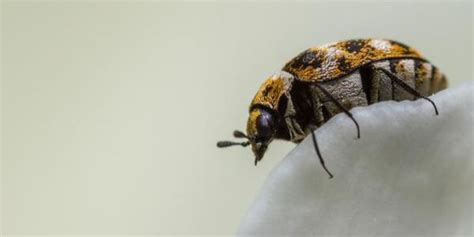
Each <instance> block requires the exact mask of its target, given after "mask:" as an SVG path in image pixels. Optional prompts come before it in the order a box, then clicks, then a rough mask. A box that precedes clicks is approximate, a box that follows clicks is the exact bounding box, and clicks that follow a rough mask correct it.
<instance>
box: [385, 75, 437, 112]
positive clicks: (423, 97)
mask: <svg viewBox="0 0 474 237" xmlns="http://www.w3.org/2000/svg"><path fill="white" fill-rule="evenodd" d="M376 70H380V71H382V72H383V73H385V74H386V75H387V76H388V77H389V78H390V79H391V80H392V81H393V82H395V83H397V84H398V85H399V86H401V87H402V88H403V89H405V91H407V92H408V93H410V94H412V95H414V96H415V97H418V98H422V99H425V100H427V101H429V102H430V103H431V104H432V105H433V107H434V110H435V113H436V115H438V114H439V113H438V108H436V104H435V103H434V102H433V101H432V100H430V99H429V98H427V97H426V96H423V95H421V94H420V93H419V92H418V91H417V90H416V89H413V88H411V87H410V86H409V85H408V84H406V83H405V82H403V80H401V79H400V78H398V77H397V76H396V75H395V74H393V73H391V72H390V71H388V70H387V69H385V68H376Z"/></svg>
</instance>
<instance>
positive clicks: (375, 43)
mask: <svg viewBox="0 0 474 237" xmlns="http://www.w3.org/2000/svg"><path fill="white" fill-rule="evenodd" d="M369 45H370V46H372V47H374V48H376V49H378V50H382V51H385V52H387V51H389V50H390V48H391V47H392V45H391V44H390V42H388V41H385V40H379V39H373V40H370V42H369Z"/></svg>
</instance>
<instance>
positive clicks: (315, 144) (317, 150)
mask: <svg viewBox="0 0 474 237" xmlns="http://www.w3.org/2000/svg"><path fill="white" fill-rule="evenodd" d="M314 131H315V130H311V138H312V139H313V145H314V149H315V150H316V154H317V155H318V158H319V162H320V163H321V166H323V169H324V170H325V171H326V172H327V173H328V175H329V178H330V179H332V178H333V177H334V176H333V175H332V174H331V172H329V170H328V168H327V167H326V164H325V163H324V159H323V157H322V156H321V152H320V151H319V147H318V141H317V140H316V135H314Z"/></svg>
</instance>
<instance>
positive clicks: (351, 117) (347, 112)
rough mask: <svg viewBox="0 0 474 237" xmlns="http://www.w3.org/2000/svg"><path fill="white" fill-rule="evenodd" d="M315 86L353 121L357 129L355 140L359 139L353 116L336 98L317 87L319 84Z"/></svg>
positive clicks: (358, 131) (357, 124)
mask: <svg viewBox="0 0 474 237" xmlns="http://www.w3.org/2000/svg"><path fill="white" fill-rule="evenodd" d="M315 85H316V86H317V87H318V88H319V89H320V90H321V91H322V92H323V93H324V94H325V95H326V96H327V97H328V98H329V99H330V100H331V101H332V102H334V103H335V104H336V106H337V107H338V108H339V109H340V110H342V111H343V112H344V113H345V114H347V116H349V118H350V119H352V121H354V124H355V125H356V127H357V138H360V128H359V123H357V121H356V120H355V119H354V116H352V113H351V112H349V110H347V109H346V108H345V107H344V106H343V105H342V104H341V103H340V102H339V101H338V100H337V99H336V98H334V97H333V96H332V95H331V93H329V91H327V90H326V89H324V88H323V87H322V86H321V85H319V83H315Z"/></svg>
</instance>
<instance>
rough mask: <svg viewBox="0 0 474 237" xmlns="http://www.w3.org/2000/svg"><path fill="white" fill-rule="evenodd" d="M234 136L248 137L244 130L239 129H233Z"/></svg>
mask: <svg viewBox="0 0 474 237" xmlns="http://www.w3.org/2000/svg"><path fill="white" fill-rule="evenodd" d="M234 137H235V138H247V139H249V137H248V136H247V135H245V133H244V132H241V131H239V130H235V131H234ZM249 140H250V139H249Z"/></svg>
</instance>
